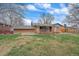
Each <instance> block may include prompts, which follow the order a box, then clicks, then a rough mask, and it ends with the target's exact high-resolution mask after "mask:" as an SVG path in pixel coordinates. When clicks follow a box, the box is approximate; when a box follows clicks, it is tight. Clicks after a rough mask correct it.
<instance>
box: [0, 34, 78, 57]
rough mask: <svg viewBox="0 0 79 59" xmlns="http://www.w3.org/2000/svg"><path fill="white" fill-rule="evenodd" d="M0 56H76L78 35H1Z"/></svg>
mask: <svg viewBox="0 0 79 59" xmlns="http://www.w3.org/2000/svg"><path fill="white" fill-rule="evenodd" d="M0 55H10V56H60V55H61V56H77V55H79V34H53V35H44V34H41V35H40V34H39V35H29V36H19V35H1V36H0Z"/></svg>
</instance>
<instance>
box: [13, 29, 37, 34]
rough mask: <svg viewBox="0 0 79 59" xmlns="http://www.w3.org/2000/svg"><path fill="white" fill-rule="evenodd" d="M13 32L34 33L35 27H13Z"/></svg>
mask: <svg viewBox="0 0 79 59" xmlns="http://www.w3.org/2000/svg"><path fill="white" fill-rule="evenodd" d="M14 32H15V33H27V32H30V33H35V32H36V30H35V29H14Z"/></svg>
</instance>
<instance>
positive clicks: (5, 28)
mask: <svg viewBox="0 0 79 59" xmlns="http://www.w3.org/2000/svg"><path fill="white" fill-rule="evenodd" d="M0 34H13V27H12V26H11V25H8V24H3V23H0Z"/></svg>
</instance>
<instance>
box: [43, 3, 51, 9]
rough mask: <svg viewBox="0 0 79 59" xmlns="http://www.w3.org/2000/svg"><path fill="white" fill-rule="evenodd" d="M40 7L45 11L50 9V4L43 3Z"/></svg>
mask: <svg viewBox="0 0 79 59" xmlns="http://www.w3.org/2000/svg"><path fill="white" fill-rule="evenodd" d="M42 6H43V7H44V8H45V9H47V8H51V4H48V3H44V4H42Z"/></svg>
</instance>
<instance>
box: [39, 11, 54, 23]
mask: <svg viewBox="0 0 79 59" xmlns="http://www.w3.org/2000/svg"><path fill="white" fill-rule="evenodd" d="M53 21H54V17H53V15H51V14H49V13H43V14H41V15H40V19H39V21H38V23H40V24H52V22H53Z"/></svg>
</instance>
